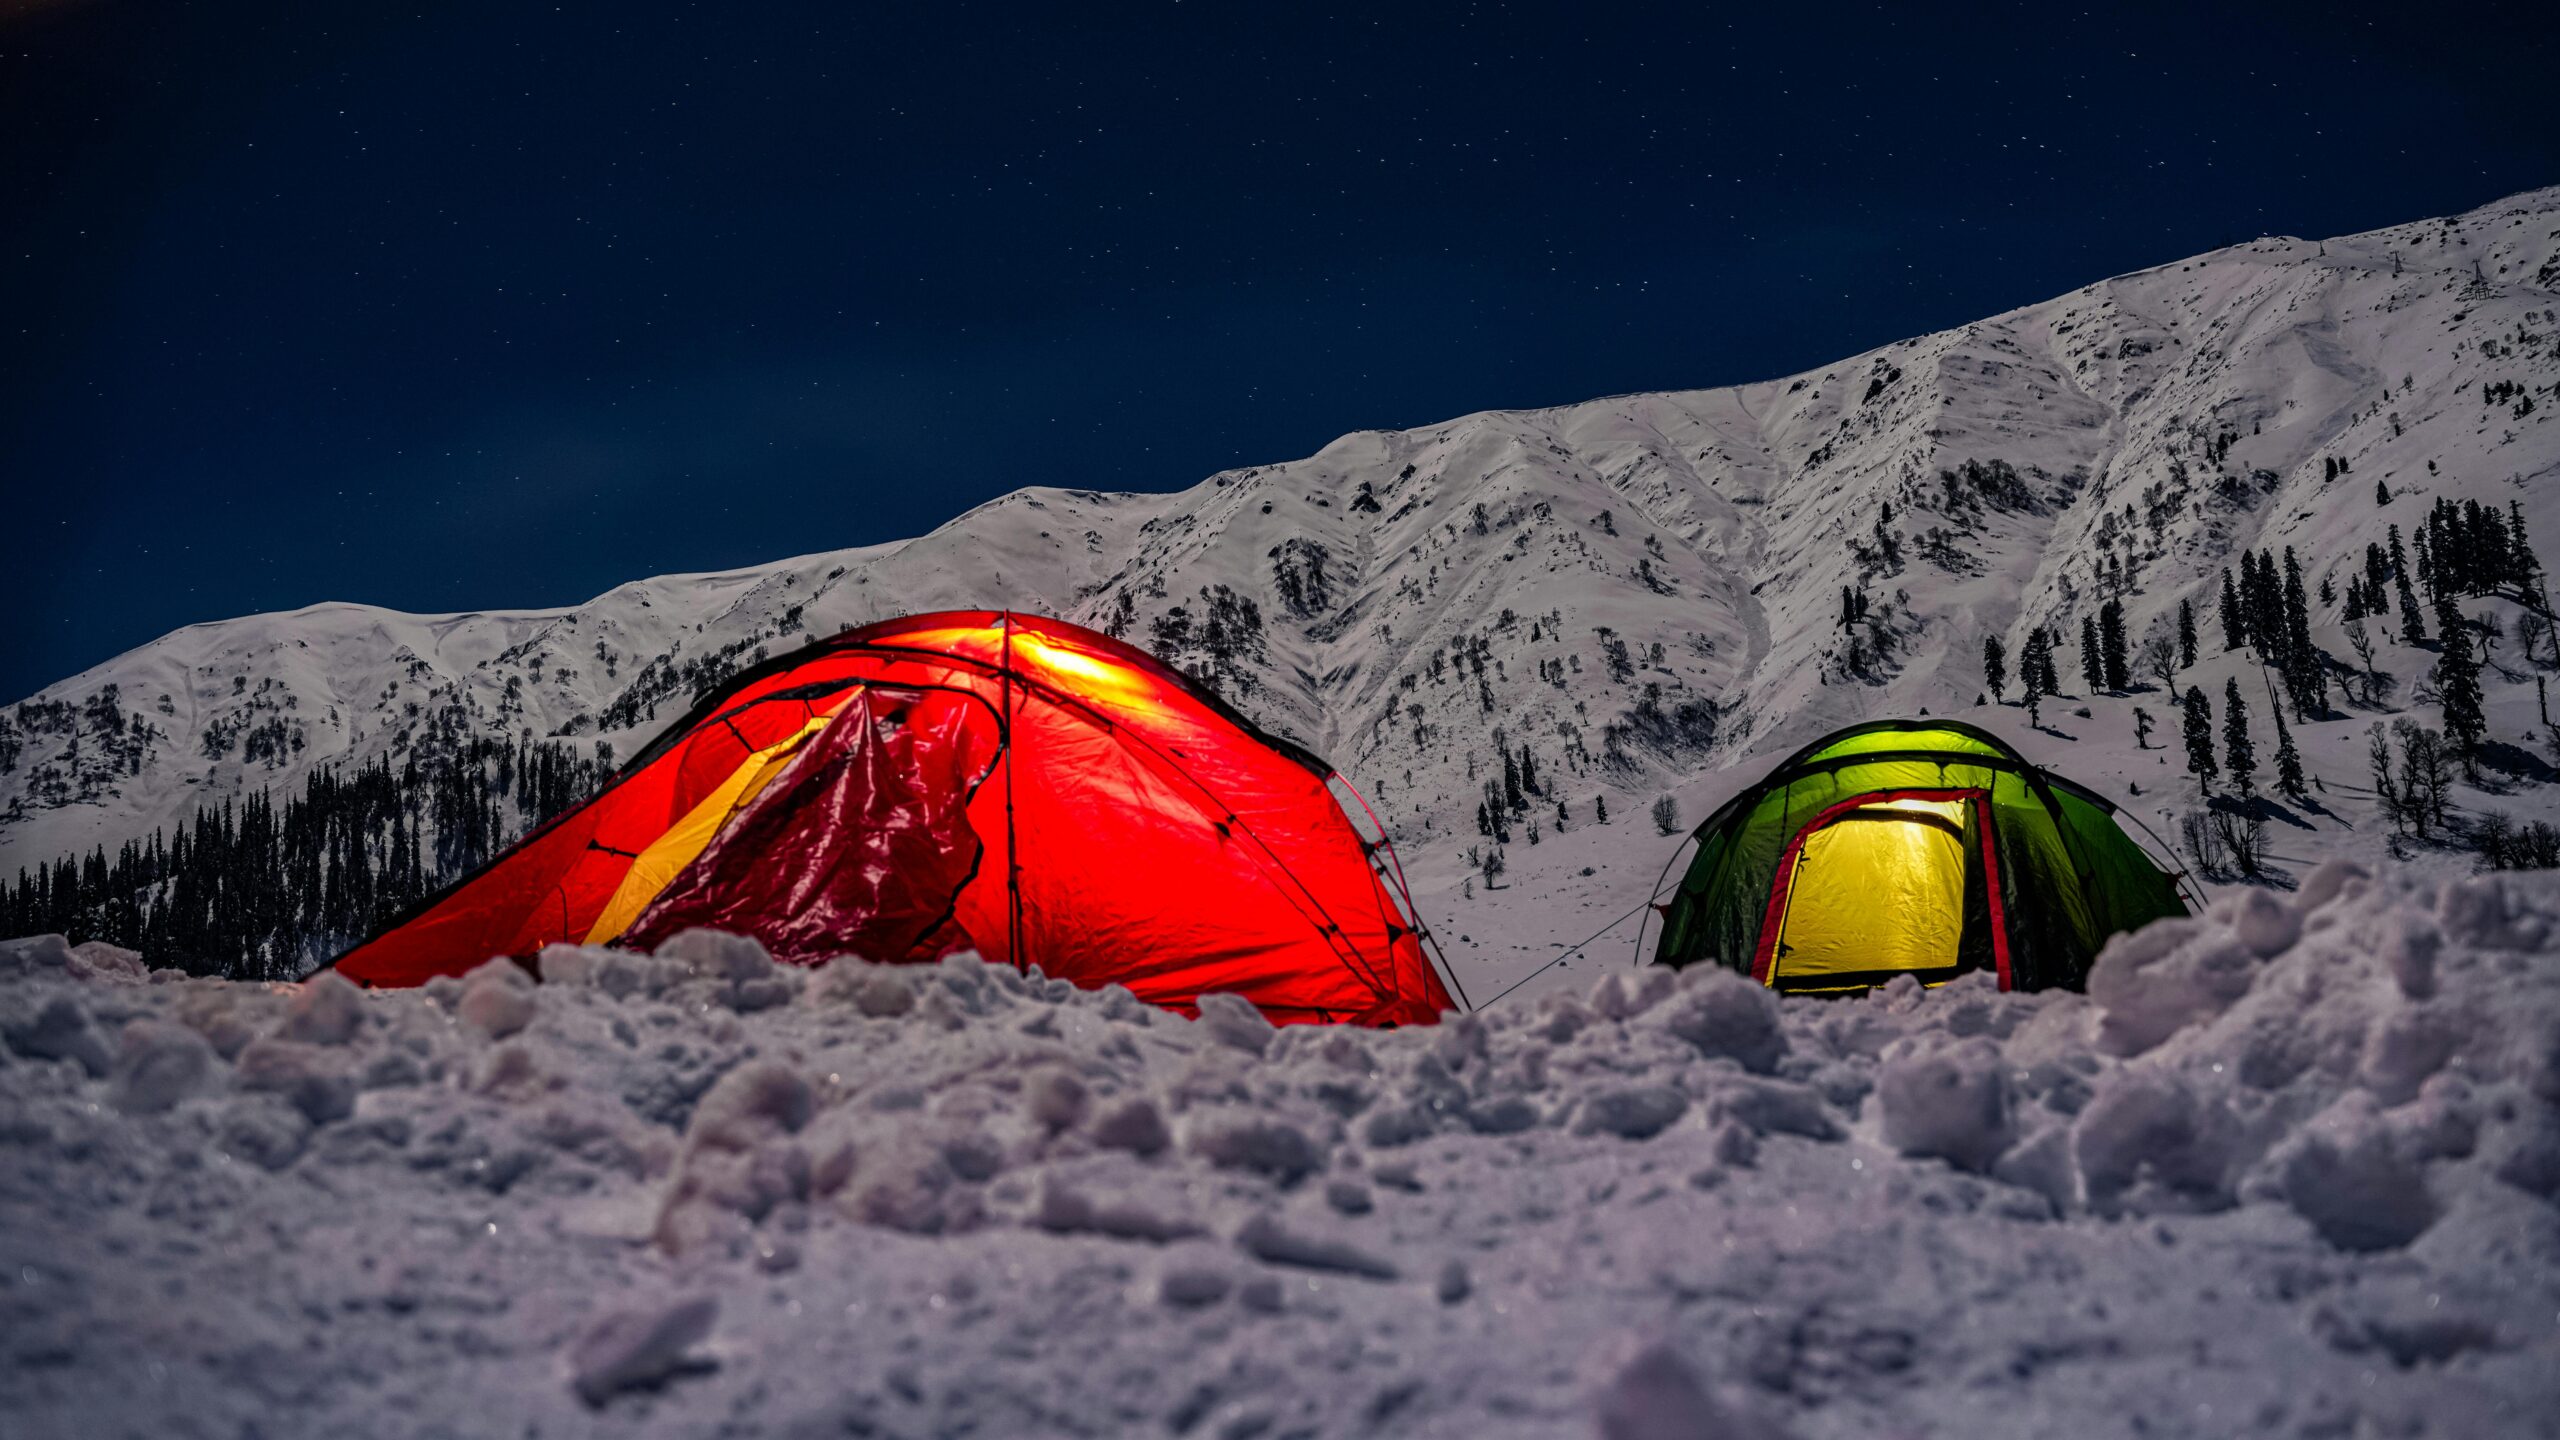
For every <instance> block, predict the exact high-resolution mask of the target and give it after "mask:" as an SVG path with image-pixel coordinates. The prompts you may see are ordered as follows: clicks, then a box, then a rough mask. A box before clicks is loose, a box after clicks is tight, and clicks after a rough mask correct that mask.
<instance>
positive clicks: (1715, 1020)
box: [1662, 967, 1787, 1075]
mask: <svg viewBox="0 0 2560 1440" xmlns="http://www.w3.org/2000/svg"><path fill="white" fill-rule="evenodd" d="M1689 973H1690V974H1691V975H1693V976H1695V977H1697V978H1695V979H1693V980H1691V981H1689V983H1688V984H1687V986H1686V987H1685V988H1684V991H1683V993H1682V994H1681V996H1680V998H1679V999H1678V1000H1677V1001H1675V1002H1674V1003H1673V1004H1672V1005H1671V1006H1670V1007H1669V1008H1668V1009H1666V1010H1665V1011H1664V1012H1663V1015H1662V1028H1663V1029H1665V1030H1668V1031H1670V1032H1671V1033H1672V1034H1673V1035H1676V1036H1678V1037H1679V1038H1681V1039H1683V1040H1686V1041H1688V1042H1689V1043H1690V1044H1691V1045H1694V1046H1696V1047H1697V1049H1698V1053H1699V1054H1701V1055H1704V1056H1707V1057H1709V1058H1710V1059H1713V1058H1716V1057H1719V1056H1721V1057H1724V1058H1726V1059H1730V1060H1733V1061H1735V1062H1737V1063H1738V1064H1740V1065H1741V1066H1742V1068H1743V1069H1745V1070H1751V1071H1756V1072H1758V1073H1761V1074H1764V1075H1765V1074H1767V1073H1769V1072H1770V1071H1773V1070H1775V1069H1777V1068H1778V1062H1779V1061H1780V1060H1782V1059H1785V1058H1786V1053H1787V1038H1786V1035H1785V1033H1784V1032H1783V1031H1781V1030H1780V1029H1779V1028H1778V1000H1777V997H1776V996H1775V995H1772V994H1771V993H1770V991H1769V987H1768V986H1766V985H1760V984H1755V983H1753V982H1752V981H1751V980H1749V979H1747V978H1745V977H1743V976H1741V975H1737V974H1735V973H1734V972H1732V971H1730V970H1725V969H1721V968H1713V967H1699V968H1696V969H1693V970H1691V971H1690V972H1689Z"/></svg>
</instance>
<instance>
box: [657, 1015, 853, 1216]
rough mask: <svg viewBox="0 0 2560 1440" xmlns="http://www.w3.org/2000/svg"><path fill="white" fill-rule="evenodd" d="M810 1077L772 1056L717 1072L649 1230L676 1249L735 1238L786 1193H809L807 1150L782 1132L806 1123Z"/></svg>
mask: <svg viewBox="0 0 2560 1440" xmlns="http://www.w3.org/2000/svg"><path fill="white" fill-rule="evenodd" d="M814 1106H815V1100H814V1098H813V1097H812V1096H811V1094H810V1090H809V1083H808V1082H807V1081H806V1080H804V1079H802V1078H801V1077H800V1074H799V1072H798V1071H796V1070H793V1069H792V1068H791V1067H790V1066H788V1065H785V1064H783V1063H782V1062H781V1061H779V1060H751V1061H749V1062H747V1063H746V1064H744V1065H740V1066H738V1067H737V1068H736V1069H733V1070H731V1071H730V1072H729V1073H728V1074H726V1075H723V1076H721V1077H720V1079H719V1081H718V1083H716V1084H714V1085H713V1086H712V1087H711V1093H709V1094H707V1095H705V1096H703V1097H702V1103H701V1104H700V1105H698V1106H696V1107H694V1112H693V1121H692V1123H691V1124H690V1125H689V1126H688V1127H687V1128H686V1130H685V1143H684V1152H683V1154H682V1155H681V1156H680V1157H679V1158H678V1160H677V1162H676V1175H675V1182H674V1184H672V1185H671V1186H669V1187H668V1190H667V1198H666V1202H665V1204H664V1205H663V1206H662V1207H661V1208H660V1210H659V1214H658V1225H657V1232H656V1238H657V1241H658V1243H659V1245H660V1246H661V1247H663V1248H665V1249H667V1250H669V1251H671V1252H677V1253H682V1252H684V1251H686V1250H690V1249H693V1248H695V1247H697V1246H700V1245H702V1244H705V1243H707V1242H711V1241H715V1240H719V1239H724V1238H725V1239H735V1238H738V1236H739V1233H740V1231H741V1230H742V1228H743V1227H742V1226H741V1225H740V1224H739V1223H738V1222H739V1221H740V1220H743V1221H744V1222H745V1223H746V1224H753V1223H754V1222H756V1221H759V1220H762V1219H763V1218H764V1217H765V1216H766V1215H767V1214H769V1213H771V1211H772V1210H773V1208H774V1207H775V1206H776V1205H779V1204H781V1203H783V1202H784V1201H787V1200H803V1199H806V1198H808V1195H809V1193H810V1189H811V1180H810V1176H811V1169H812V1167H811V1163H810V1159H809V1154H808V1152H807V1151H806V1150H805V1149H803V1148H802V1147H801V1146H799V1145H796V1144H793V1143H792V1142H791V1140H790V1138H789V1137H791V1136H793V1135H795V1134H797V1133H798V1132H799V1131H800V1130H801V1129H802V1128H803V1127H805V1126H806V1125H808V1123H809V1118H810V1114H811V1111H812V1110H813V1108H814Z"/></svg>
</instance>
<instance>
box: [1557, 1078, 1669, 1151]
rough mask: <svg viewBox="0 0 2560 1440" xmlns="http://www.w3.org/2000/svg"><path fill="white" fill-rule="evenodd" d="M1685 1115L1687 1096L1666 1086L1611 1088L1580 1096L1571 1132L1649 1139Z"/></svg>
mask: <svg viewBox="0 0 2560 1440" xmlns="http://www.w3.org/2000/svg"><path fill="white" fill-rule="evenodd" d="M1688 1113H1689V1097H1688V1096H1686V1095H1683V1094H1681V1093H1680V1092H1679V1091H1677V1090H1674V1089H1672V1088H1671V1087H1670V1086H1668V1085H1612V1086H1609V1087H1608V1088H1606V1089H1602V1090H1596V1091H1594V1092H1592V1093H1591V1094H1589V1095H1585V1096H1584V1097H1582V1102H1581V1104H1579V1105H1578V1106H1576V1107H1575V1109H1574V1116H1573V1133H1574V1134H1576V1135H1604V1134H1605V1135H1616V1136H1619V1137H1621V1138H1623V1139H1627V1140H1650V1139H1652V1138H1653V1137H1654V1136H1656V1135H1659V1134H1661V1133H1662V1132H1663V1131H1664V1130H1666V1129H1669V1128H1670V1126H1671V1124H1672V1122H1673V1121H1675V1120H1678V1119H1679V1118H1680V1117H1681V1116H1683V1115H1686V1114H1688Z"/></svg>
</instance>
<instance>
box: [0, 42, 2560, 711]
mask: <svg viewBox="0 0 2560 1440" xmlns="http://www.w3.org/2000/svg"><path fill="white" fill-rule="evenodd" d="M405 8H411V9H415V10H418V11H422V12H424V13H423V14H413V15H404V16H397V17H394V16H389V15H387V14H384V13H383V12H385V11H387V10H388V9H389V7H387V6H376V5H363V4H357V5H349V4H346V3H343V0H331V3H324V4H313V5H307V6H277V5H265V4H257V3H251V0H237V3H235V0H222V3H212V4H196V5H181V4H172V3H160V4H150V5H143V4H135V3H122V0H89V3H70V0H50V3H29V0H0V492H4V493H5V499H6V505H5V509H0V532H5V533H6V535H7V537H8V540H7V545H6V556H7V559H6V570H5V571H4V572H0V573H5V574H6V576H7V580H8V582H9V583H8V588H9V589H10V591H11V592H12V593H13V594H14V595H15V596H16V597H18V599H17V604H16V607H15V608H16V611H17V614H16V616H15V617H14V618H15V619H16V621H17V624H16V625H15V627H14V628H13V629H12V630H11V632H10V633H9V637H8V640H7V641H6V643H5V644H0V697H13V696H17V695H23V694H25V693H28V692H30V691H32V690H33V689H35V688H37V687H38V686H40V685H41V684H43V683H46V682H48V681H50V680H52V679H55V678H59V677H60V676H62V675H64V674H67V673H69V672H71V671H73V670H75V669H78V668H80V667H83V666H86V665H89V664H92V663H95V662H97V661H99V660H102V659H105V658H107V657H108V656H109V655H111V654H113V653H115V652H117V651H119V650H121V649H124V648H126V647H129V646H132V645H135V644H138V643H140V642H143V641H146V640H148V639H150V638H151V637H153V636H154V635H157V634H159V633H161V632H163V631H166V630H168V629H170V628H172V627H174V626H178V625H182V624H187V623H190V622H193V621H198V620H207V619H215V618H219V617H223V616H229V615H234V614H239V613H243V612H246V611H251V610H260V609H276V608H284V607H290V606H295V605H301V604H305V603H309V602H311V601H315V600H322V599H352V600H362V601H370V602H374V603H379V604H385V605H395V606H401V607H404V608H409V609H419V610H444V609H456V608H468V607H479V606H520V605H553V604H565V603H570V602H574V601H577V600H580V599H583V598H585V597H586V596H588V595H591V594H593V593H595V592H597V591H600V590H603V589H606V588H608V587H610V586H611V585H613V584H614V583H616V582H618V581H621V580H624V579H628V578H633V577H637V576H641V575H646V574H651V573H656V572H660V571H667V570H693V569H712V568H717V567H723V566H732V565H738V564H744V563H749V562H754V561H761V560H767V559H773V558H777V557H780V556H783V555H788V554H795V553H800V552H804V551H809V550H817V549H825V548H832V547H835V546H841V545H851V544H858V543H864V542H869V541H876V540H885V539H891V538H895V537H898V536H903V535H909V534H914V533H917V532H920V531H922V530H925V529H927V528H929V527H931V526H932V525H934V524H935V523H937V522H939V521H941V520H943V519H946V518H948V517H949V516H951V515H952V514H954V513H956V512H958V511H960V510H962V509H964V508H966V507H968V506H970V505H972V504H975V503H977V502H979V501H981V500H984V499H986V498H988V497H989V496H992V495H995V494H998V493H1001V492H1003V491H1005V490H1008V489H1011V488H1013V487H1015V486H1018V485H1025V484H1033V483H1044V484H1059V485H1078V486H1095V487H1113V488H1134V489H1172V488H1178V487H1181V486H1184V485H1188V484H1191V483H1192V482H1194V481H1196V480H1198V479H1199V478H1201V477H1202V476H1204V475H1206V474H1208V473H1210V472H1211V471H1214V470H1217V469H1220V468H1222V467H1225V466H1229V465H1236V464H1243V463H1252V462H1261V461H1272V460H1281V459H1287V458H1291V457H1294V456H1298V455H1302V454H1305V453H1307V452H1308V451H1310V450H1313V449H1315V448H1317V447H1318V446H1320V445H1322V444H1323V443H1324V442H1325V441H1327V440H1328V439H1330V438H1332V437H1333V436H1335V435H1337V434H1339V433H1341V432H1343V431H1346V430H1353V429H1362V428H1369V427H1379V426H1406V425H1414V424H1421V423H1426V422H1429V421H1433V420H1438V419H1443V418H1447V417H1449V416H1452V415H1456V414H1461V413H1464V412H1466V411H1470V410H1477V409H1484V408H1488V407H1495V406H1513V405H1537V404H1551V403H1560V402H1568V401H1574V400H1580V399H1585V398H1588V397H1591V396H1595V395H1600V394H1606V393H1611V392H1617V391H1626V390H1641V389H1669V388H1682V387H1690V386H1701V385H1713V384H1722V383H1729V382H1736V381H1743V380H1750V379H1756V378H1761V377H1766V376H1770V375H1775V374H1780V373H1784V372H1786V371H1789V370H1792V369H1798V368H1803V367H1806V366H1810V365H1815V364H1819V363H1822V362H1824V361H1827V360H1831V359H1835V358H1838V357H1839V356H1842V355H1844V354H1848V353H1851V352H1853V351H1856V350H1859V349H1862V348H1865V347H1867V346H1871V345H1874V344H1877V343H1880V342H1883V341H1886V340H1891V339H1894V338H1897V337H1900V336H1905V335H1910V334H1915V333H1919V332H1924V331H1927V330H1931V329H1936V328H1940V327H1943V326H1947V325H1951V324H1957V323H1960V322H1963V321H1965V320H1969V319H1973V318H1976V317H1978V316H1981V315H1984V314H1988V313H1991V312H1994V311H1998V310H2001V309H2005V308H2008V307H2010V306H2014V305H2018V304H2022V303H2026V302H2030V301H2034V300H2039V299H2042V298H2045V297H2047V296H2049V295H2053V294H2057V293H2059V292H2061V291H2064V290H2067V289H2070V288H2072V287H2074V286H2077V285H2079V284H2082V283H2085V282H2087V281H2089V280H2093V279H2096V278H2099V277H2101V276H2104V275H2107V274H2111V273H2114V272H2118V271H2122V270H2127V269H2132V268H2137V267H2140V266H2144V265H2149V264H2154V263H2157V262H2160V261H2164V260H2169V259H2174V258H2176V257H2178V256H2181V255H2184V254H2188V253H2191V252H2194V251H2198V250H2202V249H2207V248H2210V247H2212V246H2216V245H2221V244H2227V243H2230V242H2232V241H2235V240H2240V239H2245V238H2248V237H2250V236H2253V235H2256V234H2259V233H2261V232H2265V231H2282V232H2287V233H2293V234H2303V235H2325V234H2334V233H2341V232H2346V231H2352V230H2358V229H2366V228H2371V227H2373V226H2377V225H2383V224H2388V223H2392V222H2395V221H2400V220H2407V219H2414V218H2417V217H2419V216H2423V215H2431V214H2439V213H2444V212H2449V211H2454V210H2459V209H2464V208H2467V207H2470V206H2473V205H2477V204H2481V203H2484V202H2487V201H2489V200H2492V199H2495V198H2497V197H2499V196H2501V195H2504V194H2507V193H2510V192H2513V191H2516V190H2520V189H2526V188H2530V187H2532V186H2536V185H2542V184H2549V183H2552V182H2554V181H2560V126H2555V124H2554V122H2553V114H2552V111H2551V108H2550V93H2551V91H2550V83H2551V81H2550V77H2551V75H2552V73H2553V70H2554V66H2553V61H2554V59H2555V58H2560V57H2555V53H2554V46H2553V44H2552V39H2551V36H2552V32H2553V31H2554V30H2555V29H2560V27H2554V26H2553V25H2551V24H2550V23H2549V19H2550V17H2549V12H2548V11H2547V10H2546V9H2543V8H2542V7H2540V6H2534V5H2503V4H2495V3H2491V4H2476V3H2475V4H2465V5H2462V6H2459V7H2455V8H2453V9H2450V10H2447V11H2444V12H2442V13H2443V14H2444V15H2445V16H2446V18H2445V19H2442V20H2421V19H2419V16H2420V15H2421V13H2422V12H2421V9H2420V8H2419V7H2412V6H2408V5H2405V4H2401V5H2395V6H2392V7H2390V8H2389V9H2387V10H2386V9H2383V8H2381V7H2374V8H2373V9H2371V11H2370V12H2369V13H2368V12H2366V11H2364V10H2362V9H2360V8H2359V7H2354V6H2319V7H2305V13H2303V14H2301V15H2294V14H2291V13H2288V12H2284V11H2250V10H2248V9H2247V8H2246V7H2232V6H2196V7H2185V6H2178V5H2156V4H2155V5H2142V6H2131V7H2122V8H2118V7H2108V6H2086V7H2078V8H2074V7H2069V6H2060V7H2057V6H2048V5H2041V4H2037V5H2020V6H1979V7H1967V8H1965V9H1963V10H1960V11H1954V10H1951V11H1946V12H1943V13H1942V12H1934V11H1929V10H1925V9H1922V8H1920V7H1916V6H1908V5H1878V6H1854V5H1853V6H1767V5H1758V6H1753V7H1751V8H1749V9H1748V10H1732V9H1728V8H1726V7H1720V6H1713V5H1705V4H1683V5H1664V6H1659V7H1622V6H1610V5H1595V4H1591V3H1588V0H1583V3H1576V4H1567V5H1556V6H1552V7H1550V6H1537V5H1509V6H1505V5H1492V4H1481V5H1456V6H1445V7H1443V6H1429V5H1420V4H1398V5H1393V6H1366V7H1352V8H1348V9H1344V10H1342V11H1339V12H1337V13H1334V14H1330V15H1328V14H1324V13H1322V12H1321V10H1320V9H1316V8H1310V7H1303V6H1244V5H1233V4H1209V3H1203V0H1188V3H1158V4H1146V5H1131V6H1102V7H1085V6H1043V7H1035V8H1031V9H1029V10H1025V9H1020V8H1015V7H1005V6H988V5H959V4H933V5H917V6H879V7H867V6H848V5H843V4H824V5H790V4H748V5H741V4H705V5H665V4H658V3H653V0H610V3H563V4H560V5H557V6H551V5H542V4H529V3H523V0H509V3H498V4H475V3H438V4H428V5H421V6H415V7H405ZM1371 11H1374V12H1375V13H1374V14H1373V13H1366V12H1371Z"/></svg>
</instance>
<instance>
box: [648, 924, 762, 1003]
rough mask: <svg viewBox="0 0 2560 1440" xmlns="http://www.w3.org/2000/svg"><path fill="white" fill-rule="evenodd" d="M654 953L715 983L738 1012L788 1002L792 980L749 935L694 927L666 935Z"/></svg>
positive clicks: (727, 1001)
mask: <svg viewBox="0 0 2560 1440" xmlns="http://www.w3.org/2000/svg"><path fill="white" fill-rule="evenodd" d="M657 956H658V958H659V959H661V960H673V961H675V962H676V963H678V964H680V965H682V966H684V967H685V968H686V969H687V970H688V971H690V972H691V973H692V974H693V975H695V976H696V977H698V978H701V979H705V980H710V981H712V982H714V983H715V984H716V985H717V986H718V987H719V991H720V998H721V999H722V1000H723V1001H724V1002H726V1003H727V1004H728V1006H729V1008H731V1009H733V1010H736V1011H739V1012H741V1013H751V1012H754V1011H757V1010H770V1009H772V1008H773V1007H774V1006H776V1005H783V1004H788V1003H789V1002H790V999H791V992H792V986H793V981H792V980H791V979H790V978H789V977H788V976H786V975H785V974H783V972H782V969H781V967H780V966H778V965H776V964H775V963H774V960H773V956H772V955H771V954H770V953H769V952H767V951H766V949H765V948H764V944H763V942H762V941H759V940H757V939H756V938H755V937H753V936H751V935H732V934H730V933H728V932H727V931H725V930H705V929H702V928H700V927H698V926H697V927H696V928H694V929H691V930H683V931H678V932H677V933H676V934H674V935H673V936H670V937H668V939H667V941H666V943H665V944H662V945H660V946H659V947H658V949H657Z"/></svg>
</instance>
